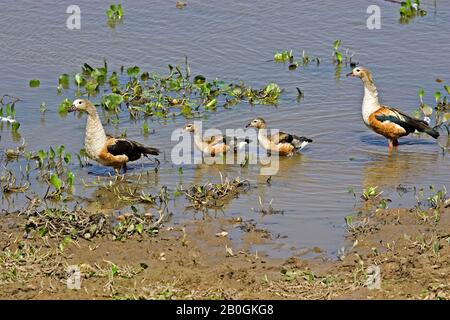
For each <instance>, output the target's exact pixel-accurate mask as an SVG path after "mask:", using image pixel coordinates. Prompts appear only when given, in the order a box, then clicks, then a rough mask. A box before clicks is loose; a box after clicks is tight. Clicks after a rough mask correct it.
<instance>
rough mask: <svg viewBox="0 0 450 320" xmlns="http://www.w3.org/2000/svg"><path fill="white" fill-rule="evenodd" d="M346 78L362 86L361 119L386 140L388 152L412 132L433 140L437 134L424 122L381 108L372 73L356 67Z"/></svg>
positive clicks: (391, 109)
mask: <svg viewBox="0 0 450 320" xmlns="http://www.w3.org/2000/svg"><path fill="white" fill-rule="evenodd" d="M347 76H352V77H358V78H360V79H361V80H362V82H363V84H364V98H363V102H362V117H363V120H364V123H365V124H366V126H368V127H369V128H371V129H372V130H373V131H375V132H376V133H378V134H380V135H382V136H384V137H385V138H387V139H388V143H389V150H392V149H393V148H394V147H396V146H398V139H399V138H400V137H403V136H407V135H408V134H410V133H413V132H425V133H427V134H428V135H430V136H432V137H433V138H435V139H437V138H438V137H439V132H438V131H436V130H435V129H433V128H432V127H430V126H429V125H428V123H427V122H425V121H424V120H419V119H415V118H413V117H411V116H409V115H407V114H406V113H403V112H402V111H400V110H397V109H394V108H391V107H388V106H383V105H381V104H380V102H379V101H378V91H377V88H376V87H375V84H374V82H373V78H372V73H371V72H370V71H369V70H368V69H366V68H364V67H356V68H354V69H353V71H352V72H350V73H349V74H347Z"/></svg>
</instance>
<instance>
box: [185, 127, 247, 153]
mask: <svg viewBox="0 0 450 320" xmlns="http://www.w3.org/2000/svg"><path fill="white" fill-rule="evenodd" d="M184 130H185V131H187V132H192V133H193V134H194V144H195V146H196V147H197V148H198V149H199V150H200V151H201V152H203V153H204V154H207V155H210V156H212V157H215V156H216V155H220V154H225V153H227V152H228V151H230V150H233V151H235V152H236V151H237V150H238V149H241V148H243V147H244V146H245V145H246V144H248V143H249V140H248V139H237V138H236V137H228V136H224V135H215V136H211V137H206V138H204V137H202V134H201V132H200V130H199V128H198V127H197V126H196V125H195V124H187V125H186V126H185V127H184Z"/></svg>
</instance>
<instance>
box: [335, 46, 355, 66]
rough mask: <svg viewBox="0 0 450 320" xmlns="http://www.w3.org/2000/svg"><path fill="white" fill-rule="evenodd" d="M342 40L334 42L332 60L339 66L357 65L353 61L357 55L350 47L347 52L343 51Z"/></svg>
mask: <svg viewBox="0 0 450 320" xmlns="http://www.w3.org/2000/svg"><path fill="white" fill-rule="evenodd" d="M340 47H341V40H336V41H334V43H333V54H332V62H333V64H335V65H336V66H337V67H340V66H341V65H342V64H345V65H347V64H350V66H351V67H354V66H356V64H355V63H354V62H353V57H354V56H355V52H354V51H351V50H350V49H349V48H346V49H345V52H344V53H342V51H341V50H340Z"/></svg>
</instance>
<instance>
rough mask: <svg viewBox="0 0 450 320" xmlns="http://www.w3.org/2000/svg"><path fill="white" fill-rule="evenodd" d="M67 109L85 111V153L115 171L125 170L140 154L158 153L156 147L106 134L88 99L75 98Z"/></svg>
mask: <svg viewBox="0 0 450 320" xmlns="http://www.w3.org/2000/svg"><path fill="white" fill-rule="evenodd" d="M68 111H69V112H75V111H79V112H84V113H87V121H86V134H85V139H84V148H85V150H86V153H87V155H88V156H89V158H91V159H93V160H95V161H97V162H99V163H100V164H102V165H104V166H108V167H113V168H114V169H115V170H116V172H117V173H119V172H120V169H123V171H124V172H126V170H127V163H128V162H129V161H136V160H138V159H140V158H141V157H142V155H144V156H147V155H149V154H151V155H155V156H157V155H158V154H159V150H158V149H156V148H153V147H147V146H144V145H142V144H140V143H139V142H136V141H133V140H130V139H127V138H115V137H113V136H111V135H107V134H106V133H105V130H104V129H103V125H102V123H101V121H100V117H99V115H98V113H97V110H96V108H95V106H94V104H93V103H92V102H90V101H89V100H86V99H77V100H75V101H74V102H73V104H72V106H71V107H70V108H69V110H68Z"/></svg>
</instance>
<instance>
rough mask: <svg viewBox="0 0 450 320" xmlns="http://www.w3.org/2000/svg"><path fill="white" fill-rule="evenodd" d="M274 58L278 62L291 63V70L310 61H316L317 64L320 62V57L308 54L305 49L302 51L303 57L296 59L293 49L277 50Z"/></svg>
mask: <svg viewBox="0 0 450 320" xmlns="http://www.w3.org/2000/svg"><path fill="white" fill-rule="evenodd" d="M273 59H274V61H275V62H276V63H289V65H288V69H289V70H295V69H297V68H298V67H302V66H306V65H308V64H309V63H310V62H312V61H314V62H315V63H316V64H317V65H319V64H320V58H319V57H316V58H311V57H310V56H308V55H307V54H306V52H305V50H303V51H302V57H301V59H297V60H296V59H295V58H294V54H293V52H292V50H290V51H286V50H285V51H281V52H278V51H277V52H275V54H274V56H273Z"/></svg>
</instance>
